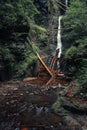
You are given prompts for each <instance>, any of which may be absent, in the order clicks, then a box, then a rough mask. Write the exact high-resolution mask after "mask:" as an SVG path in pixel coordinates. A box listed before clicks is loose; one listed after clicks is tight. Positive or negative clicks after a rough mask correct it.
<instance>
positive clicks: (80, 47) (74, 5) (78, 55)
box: [63, 0, 87, 93]
mask: <svg viewBox="0 0 87 130" xmlns="http://www.w3.org/2000/svg"><path fill="white" fill-rule="evenodd" d="M86 14H87V3H86V1H82V0H76V1H74V0H72V1H71V5H70V7H69V8H68V11H67V12H66V15H65V16H64V18H63V28H64V29H63V41H64V42H65V44H68V45H69V48H68V49H66V51H65V56H66V57H67V58H70V57H71V56H72V55H73V58H72V59H71V60H72V61H73V63H74V64H73V63H71V66H70V67H71V68H74V69H75V68H76V69H75V70H77V71H75V73H74V76H75V79H76V78H77V79H78V82H79V87H80V89H81V91H82V90H83V91H84V93H85V92H87V91H85V90H87V28H86V26H87V15H86ZM78 68H79V69H78Z"/></svg>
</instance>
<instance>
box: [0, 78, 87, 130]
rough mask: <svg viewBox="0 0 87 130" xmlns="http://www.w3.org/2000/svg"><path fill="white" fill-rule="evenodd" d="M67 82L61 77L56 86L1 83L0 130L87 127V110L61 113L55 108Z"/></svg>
mask: <svg viewBox="0 0 87 130" xmlns="http://www.w3.org/2000/svg"><path fill="white" fill-rule="evenodd" d="M62 83H63V84H62ZM64 83H65V85H64ZM67 84H68V83H67V82H65V81H63V82H61V79H60V82H59V80H58V83H57V84H56V85H54V86H53V85H52V86H51V85H49V86H44V85H40V84H37V82H36V83H35V82H34V81H33V82H23V81H22V82H19V81H16V82H13V81H12V82H8V83H1V84H0V130H87V116H86V113H83V114H76V113H75V114H74V113H72V112H68V114H65V115H62V116H61V115H60V114H59V115H58V114H57V113H55V111H54V109H53V108H52V106H53V104H54V103H55V101H56V100H57V99H58V98H59V95H60V93H61V91H62V90H63V89H64V88H65V87H66V86H67ZM71 109H72V108H71Z"/></svg>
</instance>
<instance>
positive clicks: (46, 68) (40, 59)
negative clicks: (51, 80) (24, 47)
mask: <svg viewBox="0 0 87 130" xmlns="http://www.w3.org/2000/svg"><path fill="white" fill-rule="evenodd" d="M36 54H37V57H38V59H39V61H40V62H41V64H42V65H43V67H44V68H45V70H46V71H47V72H48V73H49V75H50V76H52V77H53V74H52V72H51V71H50V70H49V68H48V67H47V65H46V64H45V63H44V61H43V60H42V58H41V57H40V55H39V54H38V53H36Z"/></svg>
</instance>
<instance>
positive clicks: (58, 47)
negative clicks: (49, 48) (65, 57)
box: [56, 16, 62, 58]
mask: <svg viewBox="0 0 87 130" xmlns="http://www.w3.org/2000/svg"><path fill="white" fill-rule="evenodd" d="M61 19H62V16H59V19H58V33H57V48H56V50H57V49H58V50H59V53H58V58H60V56H61V53H62V42H61Z"/></svg>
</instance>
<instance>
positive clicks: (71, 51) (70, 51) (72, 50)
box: [65, 46, 77, 58]
mask: <svg viewBox="0 0 87 130" xmlns="http://www.w3.org/2000/svg"><path fill="white" fill-rule="evenodd" d="M75 54H77V48H76V47H75V46H72V47H70V48H69V49H68V50H67V51H66V53H65V57H66V58H69V57H70V56H71V55H75Z"/></svg>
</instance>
